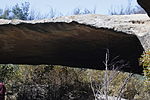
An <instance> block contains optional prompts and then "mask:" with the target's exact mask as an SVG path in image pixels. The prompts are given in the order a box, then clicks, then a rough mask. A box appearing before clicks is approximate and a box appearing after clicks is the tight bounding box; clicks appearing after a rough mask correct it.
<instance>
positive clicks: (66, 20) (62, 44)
mask: <svg viewBox="0 0 150 100" xmlns="http://www.w3.org/2000/svg"><path fill="white" fill-rule="evenodd" d="M0 24H1V25H0V63H1V64H10V63H11V64H33V65H38V64H50V65H64V66H72V67H84V68H93V69H101V70H103V69H105V66H104V64H103V61H104V60H105V54H106V51H107V49H108V50H109V55H110V58H109V59H110V62H109V63H111V64H113V63H115V62H118V61H119V62H118V63H117V64H116V66H121V65H125V64H128V65H127V66H123V67H122V68H120V70H122V71H127V72H133V73H139V74H140V73H142V67H141V66H139V62H138V60H139V58H140V56H141V54H142V53H143V51H144V49H147V48H149V47H150V44H149V43H150V32H149V30H150V26H149V24H150V19H149V17H148V16H147V15H124V16H122V15H120V16H118V15H116V16H104V15H78V16H70V17H60V18H55V19H49V20H40V21H20V20H0ZM114 58H116V59H114Z"/></svg>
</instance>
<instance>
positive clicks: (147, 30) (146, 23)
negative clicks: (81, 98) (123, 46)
mask: <svg viewBox="0 0 150 100" xmlns="http://www.w3.org/2000/svg"><path fill="white" fill-rule="evenodd" d="M72 21H76V22H78V23H81V24H85V25H91V26H94V27H96V28H108V29H113V30H115V31H119V32H125V33H127V34H135V35H136V36H137V37H138V38H139V40H140V42H141V43H142V45H143V47H144V49H145V50H147V49H149V48H150V18H149V17H148V16H147V15H146V14H135V15H112V16H111V15H110V16H109V15H97V14H95V15H93V14H89V15H75V16H65V17H58V18H53V19H44V20H34V21H22V20H3V19H0V25H4V24H14V25H16V24H20V23H32V24H36V23H48V22H66V23H70V22H72Z"/></svg>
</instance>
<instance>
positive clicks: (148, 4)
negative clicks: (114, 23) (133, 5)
mask: <svg viewBox="0 0 150 100" xmlns="http://www.w3.org/2000/svg"><path fill="white" fill-rule="evenodd" d="M137 2H138V4H139V5H140V6H141V7H142V8H143V9H144V10H145V11H146V12H147V14H148V16H150V0H137Z"/></svg>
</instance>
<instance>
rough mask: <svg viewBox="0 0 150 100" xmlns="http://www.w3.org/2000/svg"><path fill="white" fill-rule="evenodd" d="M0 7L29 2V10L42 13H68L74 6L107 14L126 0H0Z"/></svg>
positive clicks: (124, 5)
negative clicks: (53, 10) (53, 11)
mask: <svg viewBox="0 0 150 100" xmlns="http://www.w3.org/2000/svg"><path fill="white" fill-rule="evenodd" d="M131 1H132V6H133V7H134V6H136V5H137V2H136V0H131ZM0 2H1V3H0V8H2V9H5V8H10V7H12V6H14V5H15V4H17V3H18V4H21V3H24V2H29V3H30V10H35V11H37V12H40V13H42V14H44V13H48V11H49V10H50V9H51V8H53V9H55V10H56V11H57V12H60V13H62V14H63V15H69V14H71V12H73V10H74V9H75V8H80V9H84V8H87V9H89V10H93V9H94V8H96V13H97V14H109V10H112V9H120V8H121V7H127V5H128V0H0Z"/></svg>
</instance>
